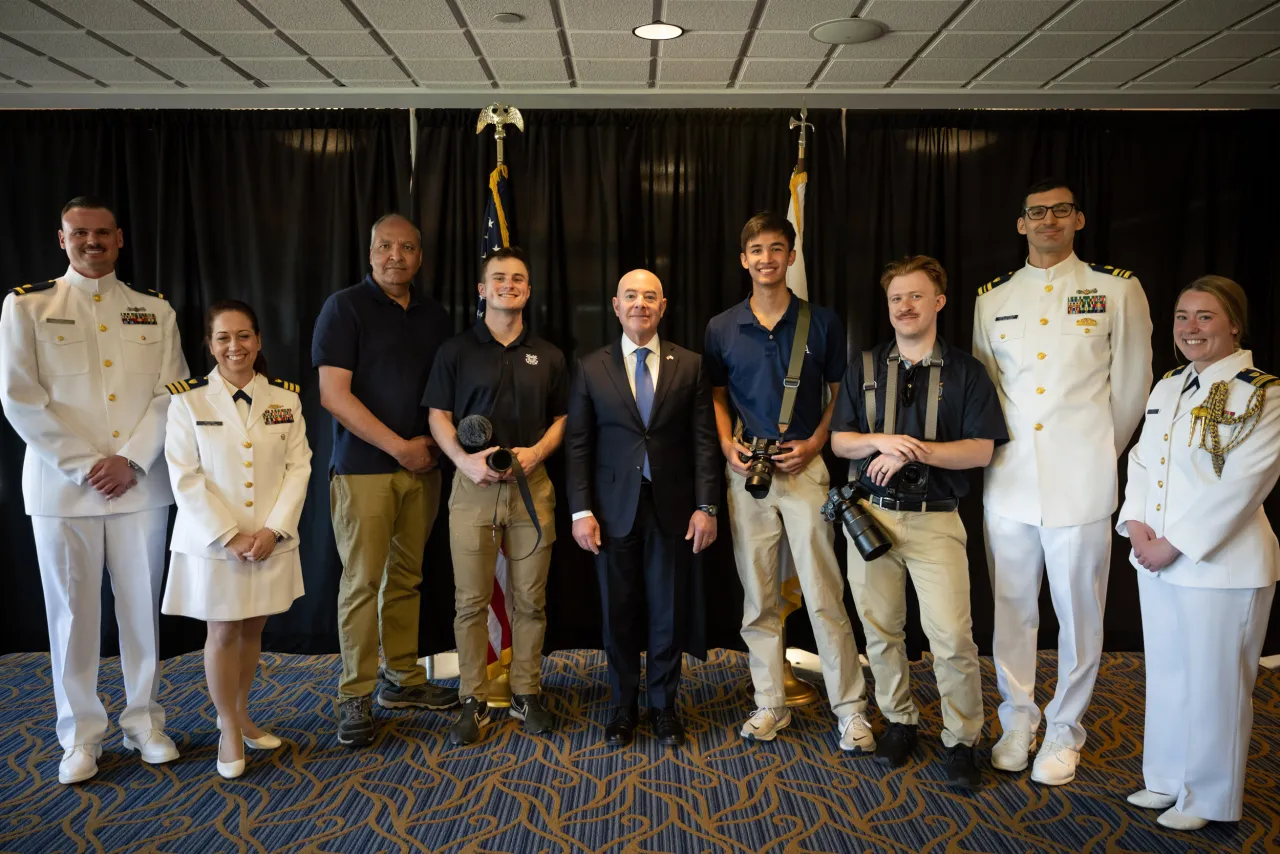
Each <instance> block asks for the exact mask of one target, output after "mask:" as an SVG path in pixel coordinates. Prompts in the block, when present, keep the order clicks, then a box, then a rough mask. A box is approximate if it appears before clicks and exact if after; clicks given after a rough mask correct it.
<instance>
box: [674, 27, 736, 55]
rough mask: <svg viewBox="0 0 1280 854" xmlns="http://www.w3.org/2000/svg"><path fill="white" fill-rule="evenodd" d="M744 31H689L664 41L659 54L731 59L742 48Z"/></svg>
mask: <svg viewBox="0 0 1280 854" xmlns="http://www.w3.org/2000/svg"><path fill="white" fill-rule="evenodd" d="M743 35H744V34H743V33H687V34H685V35H683V36H681V37H680V38H678V39H673V40H671V41H666V42H662V47H661V49H660V50H659V54H660V55H662V56H664V57H671V58H673V59H729V58H736V57H737V55H738V52H739V51H740V50H742V39H743Z"/></svg>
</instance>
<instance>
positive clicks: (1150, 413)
mask: <svg viewBox="0 0 1280 854" xmlns="http://www.w3.org/2000/svg"><path fill="white" fill-rule="evenodd" d="M1159 412H1160V410H1159V409H1148V410H1147V414H1148V415H1156V414H1158V413H1159Z"/></svg>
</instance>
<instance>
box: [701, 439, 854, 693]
mask: <svg viewBox="0 0 1280 854" xmlns="http://www.w3.org/2000/svg"><path fill="white" fill-rule="evenodd" d="M725 468H726V470H725V478H726V480H727V481H728V484H729V525H730V527H731V529H732V530H733V556H734V560H735V561H736V563H737V565H738V578H740V579H741V580H742V589H743V592H744V593H745V596H746V598H745V601H744V603H743V607H742V639H743V641H745V642H746V644H747V651H748V654H749V656H750V660H751V681H752V683H753V684H754V685H755V703H756V705H757V706H759V707H768V708H780V707H782V706H785V705H786V702H787V697H786V691H785V689H784V688H783V685H782V666H783V663H784V662H785V660H786V642H785V639H784V637H783V633H782V616H781V614H780V612H779V606H780V604H781V601H782V594H781V588H780V585H779V579H778V549H779V546H780V544H781V542H782V538H783V536H786V538H787V543H788V544H789V545H790V546H791V556H792V558H793V559H794V562H795V567H796V575H797V576H798V577H799V579H800V589H801V591H802V592H803V594H804V604H805V607H807V608H808V609H809V621H810V622H811V623H812V625H813V636H814V639H815V640H816V641H817V642H818V654H819V656H820V657H821V659H822V678H823V680H824V681H825V682H826V686H827V697H828V698H829V699H830V700H831V710H832V711H834V712H835V713H836V714H837V715H838V716H840V717H845V716H846V715H849V714H852V713H853V712H863V711H865V710H866V707H867V688H866V684H865V683H864V681H863V679H862V667H861V665H859V663H858V647H857V644H856V643H855V641H854V638H853V626H852V625H851V624H850V623H849V615H848V614H847V613H846V612H845V610H844V582H843V581H842V579H841V578H840V566H839V564H837V563H836V553H835V548H834V545H833V544H834V542H835V531H834V529H832V527H831V524H830V523H829V522H826V521H824V520H823V518H822V517H821V516H820V515H818V508H819V507H821V506H822V503H823V502H824V501H826V498H827V487H828V485H829V484H830V482H831V478H830V476H829V475H828V474H827V466H826V463H824V462H823V461H822V457H814V458H813V460H812V461H811V462H810V463H809V465H808V467H806V468H805V469H804V470H803V471H801V472H800V473H799V474H794V475H787V474H783V473H782V472H775V473H774V476H773V487H772V488H771V489H770V490H769V494H768V495H766V496H765V497H764V498H761V499H756V498H752V497H751V495H750V494H749V493H748V492H747V490H746V482H747V481H746V478H745V477H743V476H742V475H740V474H737V473H735V472H734V471H733V469H731V468H728V467H727V466H726V467H725Z"/></svg>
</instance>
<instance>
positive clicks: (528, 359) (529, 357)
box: [524, 353, 538, 365]
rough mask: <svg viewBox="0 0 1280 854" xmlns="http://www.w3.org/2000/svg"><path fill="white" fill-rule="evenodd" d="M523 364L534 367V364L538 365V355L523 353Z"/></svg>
mask: <svg viewBox="0 0 1280 854" xmlns="http://www.w3.org/2000/svg"><path fill="white" fill-rule="evenodd" d="M524 363H525V364H526V365H536V364H538V354H537V353H525V354H524Z"/></svg>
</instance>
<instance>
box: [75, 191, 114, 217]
mask: <svg viewBox="0 0 1280 854" xmlns="http://www.w3.org/2000/svg"><path fill="white" fill-rule="evenodd" d="M73 208H88V209H89V210H101V211H106V212H107V213H109V214H111V218H112V219H115V218H116V212H115V211H113V210H112V209H111V207H110V206H109V205H107V203H106V202H104V201H102V199H99V198H97V197H95V196H76V197H75V198H74V199H72V200H71V201H69V202H67V203H66V204H65V205H63V206H62V216H66V215H67V211H69V210H72V209H73Z"/></svg>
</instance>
